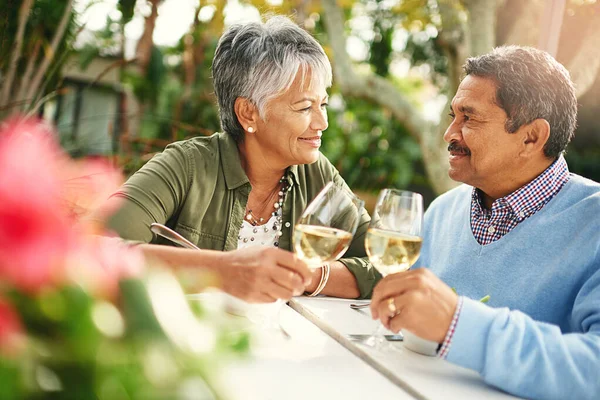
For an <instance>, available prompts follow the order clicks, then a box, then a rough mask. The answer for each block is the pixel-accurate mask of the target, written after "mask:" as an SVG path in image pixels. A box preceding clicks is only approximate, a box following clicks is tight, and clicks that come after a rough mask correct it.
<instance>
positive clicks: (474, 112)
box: [458, 106, 479, 115]
mask: <svg viewBox="0 0 600 400" xmlns="http://www.w3.org/2000/svg"><path fill="white" fill-rule="evenodd" d="M458 109H459V111H460V112H461V113H463V114H471V115H479V113H478V112H477V110H476V109H475V108H473V107H471V106H460V107H458Z"/></svg>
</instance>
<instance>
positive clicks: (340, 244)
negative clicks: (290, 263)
mask: <svg viewBox="0 0 600 400" xmlns="http://www.w3.org/2000/svg"><path fill="white" fill-rule="evenodd" d="M351 241H352V233H350V232H346V231H343V230H341V229H336V228H330V227H325V226H316V225H304V224H298V225H296V227H295V228H294V250H295V251H296V254H297V255H298V257H300V258H301V259H302V260H304V262H306V263H307V264H308V265H309V266H311V265H316V266H320V265H323V263H326V262H330V261H335V260H337V259H338V258H340V257H341V256H342V254H344V253H345V252H346V250H348V247H350V242H351Z"/></svg>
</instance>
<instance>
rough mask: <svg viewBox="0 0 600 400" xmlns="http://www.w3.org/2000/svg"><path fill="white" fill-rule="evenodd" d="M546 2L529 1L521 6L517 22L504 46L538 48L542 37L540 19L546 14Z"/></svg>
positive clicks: (540, 0)
mask: <svg viewBox="0 0 600 400" xmlns="http://www.w3.org/2000/svg"><path fill="white" fill-rule="evenodd" d="M544 5H545V1H544V0H528V1H524V2H523V4H522V5H521V7H522V8H521V10H520V12H519V13H518V14H517V20H516V21H514V22H513V24H512V29H511V31H510V33H509V34H508V35H507V37H506V40H505V42H504V43H503V44H519V45H522V46H533V47H535V46H537V43H538V41H539V37H540V18H541V15H542V14H543V13H544Z"/></svg>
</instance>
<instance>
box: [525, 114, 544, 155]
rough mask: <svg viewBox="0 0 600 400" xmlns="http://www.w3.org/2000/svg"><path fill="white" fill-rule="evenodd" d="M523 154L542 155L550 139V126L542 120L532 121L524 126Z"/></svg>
mask: <svg viewBox="0 0 600 400" xmlns="http://www.w3.org/2000/svg"><path fill="white" fill-rule="evenodd" d="M523 128H525V132H524V140H523V144H524V150H523V152H524V154H527V155H534V154H540V153H541V154H542V155H543V154H544V146H546V143H547V142H548V139H549V138H550V124H549V123H548V121H546V120H545V119H543V118H538V119H536V120H533V121H532V122H531V123H529V124H527V125H526V126H524V127H523Z"/></svg>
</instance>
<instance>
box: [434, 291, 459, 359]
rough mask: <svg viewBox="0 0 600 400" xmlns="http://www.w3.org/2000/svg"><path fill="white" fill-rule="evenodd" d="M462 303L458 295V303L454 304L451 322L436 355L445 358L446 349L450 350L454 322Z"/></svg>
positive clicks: (454, 328) (454, 326)
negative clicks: (454, 308)
mask: <svg viewBox="0 0 600 400" xmlns="http://www.w3.org/2000/svg"><path fill="white" fill-rule="evenodd" d="M462 305H463V297H462V296H460V297H459V298H458V304H456V310H455V311H454V316H452V322H451V323H450V327H449V328H448V332H446V337H445V338H444V341H443V342H442V345H441V347H440V349H439V350H438V357H440V358H446V356H447V355H448V351H450V345H451V344H452V337H453V336H454V331H455V330H456V322H457V321H458V317H459V316H460V311H461V310H462Z"/></svg>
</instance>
